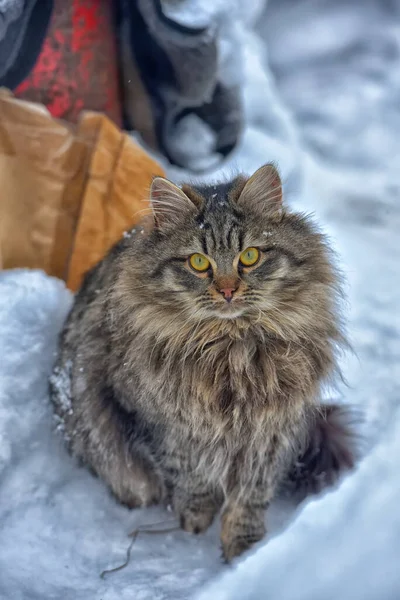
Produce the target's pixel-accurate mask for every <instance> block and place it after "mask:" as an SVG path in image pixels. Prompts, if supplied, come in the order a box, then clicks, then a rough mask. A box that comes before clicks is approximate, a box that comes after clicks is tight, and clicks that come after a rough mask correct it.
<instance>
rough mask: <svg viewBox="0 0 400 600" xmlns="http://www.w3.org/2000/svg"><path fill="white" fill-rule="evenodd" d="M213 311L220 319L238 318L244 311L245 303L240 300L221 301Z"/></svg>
mask: <svg viewBox="0 0 400 600" xmlns="http://www.w3.org/2000/svg"><path fill="white" fill-rule="evenodd" d="M213 313H214V314H215V315H216V316H217V317H219V318H220V319H237V318H238V317H241V316H242V315H243V313H244V304H243V302H241V301H240V300H237V301H234V302H230V303H228V302H221V303H218V304H217V305H216V306H214V309H213Z"/></svg>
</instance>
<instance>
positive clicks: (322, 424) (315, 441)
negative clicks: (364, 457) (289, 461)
mask: <svg viewBox="0 0 400 600" xmlns="http://www.w3.org/2000/svg"><path fill="white" fill-rule="evenodd" d="M359 421H360V414H359V413H358V411H357V410H356V409H354V408H353V407H350V406H345V405H340V404H324V405H322V406H321V407H320V410H319V412H318V414H317V416H316V419H315V421H314V423H313V425H312V427H311V429H310V432H309V436H308V439H307V444H306V446H305V451H304V452H303V453H302V454H301V455H300V456H299V458H298V460H297V461H296V462H295V463H294V464H293V465H292V467H291V469H290V471H289V474H288V477H287V480H286V481H285V484H284V490H285V491H290V492H292V493H293V492H294V493H295V494H296V496H297V495H299V496H306V495H308V494H313V493H317V492H319V491H321V490H322V489H323V488H324V487H326V486H329V485H332V484H334V483H335V482H336V481H337V480H338V478H339V477H340V476H341V475H342V473H343V472H345V471H348V470H350V469H352V468H353V467H354V465H355V463H356V460H357V458H358V457H359V454H360V435H359V433H357V422H359Z"/></svg>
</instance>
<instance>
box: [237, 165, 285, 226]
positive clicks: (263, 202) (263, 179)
mask: <svg viewBox="0 0 400 600" xmlns="http://www.w3.org/2000/svg"><path fill="white" fill-rule="evenodd" d="M237 205H238V206H240V207H241V208H243V209H244V210H246V209H247V208H248V209H251V210H253V211H254V210H256V211H258V212H260V213H261V214H263V215H266V216H268V217H269V218H271V219H279V218H280V217H281V215H282V182H281V178H280V176H279V173H278V170H277V168H276V167H275V166H274V165H272V164H267V165H264V166H263V167H260V168H259V169H258V170H257V171H256V172H255V173H254V175H252V176H251V177H250V179H248V180H247V182H246V184H245V186H244V188H243V190H242V191H241V193H240V195H239V198H238V199H237Z"/></svg>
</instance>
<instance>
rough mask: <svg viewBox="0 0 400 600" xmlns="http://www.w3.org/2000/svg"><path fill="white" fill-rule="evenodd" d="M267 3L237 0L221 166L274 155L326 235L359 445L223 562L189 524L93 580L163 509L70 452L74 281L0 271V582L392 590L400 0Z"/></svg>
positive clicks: (311, 598) (135, 593) (145, 593)
mask: <svg viewBox="0 0 400 600" xmlns="http://www.w3.org/2000/svg"><path fill="white" fill-rule="evenodd" d="M227 2H228V0H226V3H227ZM231 3H232V4H235V5H237V6H239V5H240V4H242V3H240V2H236V0H231ZM216 4H217V3H216ZM219 5H220V6H222V5H223V2H219ZM261 8H262V1H261V0H248V1H247V2H246V11H244V9H240V8H237V11H238V13H240V12H241V11H243V14H244V13H246V15H247V19H248V21H250V20H251V19H254V21H255V22H257V29H258V33H259V35H260V38H259V39H258V40H257V39H255V38H254V37H253V36H250V35H249V34H248V33H246V32H243V30H242V29H241V28H240V27H236V28H235V35H237V36H238V37H239V38H242V39H243V41H244V43H245V61H244V65H243V67H244V72H245V77H246V79H245V81H246V86H245V100H246V117H247V122H248V127H247V130H246V133H245V135H244V138H243V142H242V145H241V148H239V150H238V152H237V153H236V155H235V156H234V157H233V159H232V161H231V164H230V165H227V166H226V167H225V170H227V171H228V172H230V171H231V170H232V168H238V169H243V170H245V171H252V170H254V169H255V168H256V167H258V166H260V165H261V164H262V163H263V162H266V161H268V160H271V159H272V160H277V161H278V163H279V164H280V166H281V169H282V171H283V174H284V177H285V179H286V191H287V198H288V202H289V203H291V204H292V205H293V206H295V207H297V208H301V209H305V210H311V211H315V213H316V215H317V217H318V219H319V220H320V222H321V223H322V224H323V225H324V227H325V228H326V229H327V231H328V232H329V233H330V235H331V236H332V238H333V240H334V244H335V246H336V247H337V249H338V251H339V253H340V254H341V257H342V262H343V268H344V270H345V273H346V276H347V279H348V282H349V286H348V293H349V300H350V302H349V333H350V337H351V341H352V343H353V346H354V349H355V352H356V355H357V356H348V357H346V359H344V360H343V365H342V366H343V369H344V372H345V375H346V377H347V379H348V382H349V384H350V387H349V388H348V389H345V388H342V390H341V392H342V393H343V394H344V395H345V396H346V398H347V399H348V400H349V401H350V402H353V403H359V404H361V405H362V406H363V407H364V408H365V411H366V418H367V427H366V432H367V433H368V434H369V436H370V437H369V441H368V454H367V456H366V458H365V459H364V461H363V463H362V464H361V466H360V468H359V469H358V470H357V471H356V472H355V473H354V474H353V475H352V476H351V477H349V478H348V479H347V480H346V481H344V482H343V484H342V485H341V486H340V487H339V488H338V489H337V490H334V491H333V492H331V493H329V494H326V495H325V496H323V497H322V498H318V499H316V500H314V501H312V502H309V503H308V504H307V505H306V506H305V507H300V508H299V509H297V510H296V511H295V510H294V509H293V508H291V507H290V506H288V505H283V503H278V504H277V505H276V506H274V507H273V510H272V514H271V517H270V532H271V535H270V537H272V538H273V539H271V540H270V541H269V543H267V544H265V545H263V547H262V548H259V549H258V550H257V551H255V552H254V553H252V554H251V555H250V556H249V557H248V558H244V559H243V561H242V562H241V564H239V566H238V567H237V568H232V569H228V568H226V567H223V566H222V565H221V564H220V562H219V550H218V526H216V527H214V528H213V529H212V530H211V531H210V532H208V533H207V534H206V535H205V536H201V537H197V538H193V537H191V536H189V535H187V534H184V533H183V532H176V533H169V534H164V535H161V536H145V535H144V534H143V535H142V536H141V537H139V538H138V540H137V542H136V544H135V545H134V546H133V548H132V554H131V562H130V564H129V566H128V567H127V568H126V569H125V570H123V571H120V572H118V573H115V574H112V575H110V576H108V577H107V578H106V579H104V580H102V579H100V577H99V574H100V572H101V571H102V570H103V569H104V568H107V567H112V566H117V565H118V564H119V563H121V562H123V560H124V558H125V550H126V547H127V545H128V543H129V539H128V538H127V533H128V532H130V531H131V530H132V529H134V528H135V527H137V526H138V525H140V524H146V523H155V522H158V521H164V520H169V519H170V518H171V516H170V515H169V514H168V513H164V512H163V511H162V510H159V509H152V510H141V511H133V512H129V511H128V510H126V509H125V508H122V507H121V506H118V505H117V504H116V503H115V501H114V500H113V499H112V498H111V497H110V495H109V494H108V493H107V491H106V490H105V488H104V486H103V485H102V483H101V482H100V481H98V480H95V479H94V478H93V477H92V476H91V475H90V474H89V473H88V472H87V471H86V470H85V469H81V468H79V467H78V466H77V465H76V464H75V463H74V462H73V461H72V460H71V459H70V458H69V457H68V456H67V454H66V452H65V451H64V449H63V447H62V445H61V444H60V442H59V440H58V439H57V438H56V437H55V436H54V435H53V433H52V431H51V415H50V410H49V406H48V396H47V387H46V386H47V381H46V376H47V374H48V372H49V369H50V366H51V363H52V360H53V353H54V350H55V345H56V336H57V332H58V330H59V328H60V326H61V323H62V320H63V318H64V316H65V314H66V312H67V310H68V307H69V305H70V302H71V297H70V294H69V293H68V292H67V291H66V290H65V289H64V287H63V285H62V284H61V283H60V282H57V281H55V280H52V279H49V278H47V277H45V276H44V275H42V274H40V273H29V274H26V273H22V272H8V273H2V274H0V541H1V543H0V599H1V600H3V599H4V600H20V599H21V600H25V599H29V600H34V599H35V600H36V599H37V600H50V599H57V600H58V599H61V598H62V599H63V600H81V599H82V600H83V599H84V600H89V599H90V600H92V599H95V600H117V599H118V600H124V599H128V598H129V599H132V600H158V599H160V600H161V599H163V600H164V599H171V600H180V599H187V598H193V597H197V598H199V599H201V600H206V599H208V598H213V599H216V600H225V599H226V600H228V599H229V600H236V599H238V600H239V599H241V600H242V599H251V600H259V599H263V598H266V597H268V598H269V600H292V599H294V598H296V600H303V599H304V600H321V599H322V598H323V599H324V600H330V599H331V598H332V600H333V599H335V600H336V599H338V598H340V599H341V600H347V599H349V600H350V599H351V600H361V599H362V600H392V599H393V600H398V598H400V574H399V564H400V508H399V507H400V473H399V468H398V457H399V456H400V410H399V401H400V385H399V379H400V377H399V376H400V360H399V359H400V357H399V354H400V310H399V307H400V266H399V265H400V243H399V241H398V231H399V229H400V204H399V196H400V2H396V0H392V1H389V0H387V1H384V0H375V1H372V0H371V1H370V0H347V2H344V1H343V0H330V1H327V0H297V1H295V0H271V1H270V3H269V6H268V9H267V12H266V15H265V16H260V13H261ZM232 14H234V13H233V12H232ZM260 40H263V42H266V44H264V43H263V42H262V41H260ZM267 52H268V54H267ZM267 61H268V62H267ZM170 173H171V175H173V176H174V177H175V178H176V179H178V180H179V179H181V178H182V174H181V173H179V172H178V171H176V170H173V169H171V170H170ZM215 577H216V579H215V581H214V582H211V583H210V581H211V580H212V579H213V578H215ZM221 577H222V578H221ZM209 586H211V587H209ZM202 589H203V591H201V590H202Z"/></svg>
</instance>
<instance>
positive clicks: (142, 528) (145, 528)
mask: <svg viewBox="0 0 400 600" xmlns="http://www.w3.org/2000/svg"><path fill="white" fill-rule="evenodd" d="M171 523H175V525H174V527H166V528H163V529H153V527H158V526H159V525H170V524H171ZM179 530H180V527H178V525H176V521H160V522H159V523H148V524H147V525H139V527H138V528H137V529H134V530H133V531H132V532H131V533H129V534H128V536H129V537H131V538H132V539H131V542H130V544H129V546H128V548H127V550H126V559H125V561H124V562H123V563H122V564H121V565H119V566H118V567H114V568H113V569H104V571H102V572H101V573H100V578H101V579H104V578H105V577H106V576H107V575H110V573H116V571H121V569H125V567H127V566H128V565H129V561H130V559H131V550H132V547H133V544H134V543H135V541H136V538H137V537H138V535H139V533H148V534H151V535H158V534H160V533H171V532H172V531H179Z"/></svg>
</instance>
